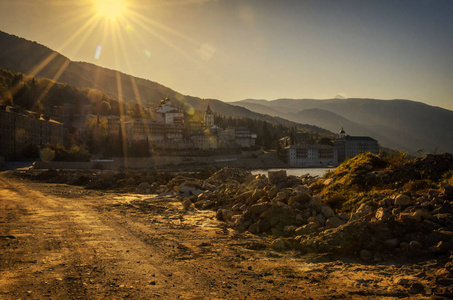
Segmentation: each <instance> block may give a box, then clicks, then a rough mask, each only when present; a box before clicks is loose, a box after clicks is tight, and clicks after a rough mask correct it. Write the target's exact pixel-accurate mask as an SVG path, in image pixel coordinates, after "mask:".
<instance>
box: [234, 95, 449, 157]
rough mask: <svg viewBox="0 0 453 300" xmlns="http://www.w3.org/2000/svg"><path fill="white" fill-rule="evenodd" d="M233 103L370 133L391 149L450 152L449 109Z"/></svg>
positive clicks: (336, 102) (379, 103) (411, 104)
mask: <svg viewBox="0 0 453 300" xmlns="http://www.w3.org/2000/svg"><path fill="white" fill-rule="evenodd" d="M233 104H235V105H238V106H242V107H245V108H248V109H250V110H252V111H255V112H259V113H263V114H268V115H271V116H278V117H281V118H285V119H288V120H291V121H294V122H300V123H308V124H313V125H316V126H319V127H322V128H326V129H328V130H330V131H333V132H339V131H340V129H341V128H342V127H344V129H345V131H346V134H350V135H364V136H371V137H373V138H375V139H377V140H378V141H379V143H380V144H381V145H382V146H384V147H388V148H391V149H400V150H406V151H408V152H409V153H410V154H413V153H415V152H416V151H417V150H420V149H423V150H424V152H426V153H428V152H450V153H453V111H451V110H447V109H443V108H439V107H434V106H430V105H426V104H424V103H420V102H415V101H410V100H377V99H357V98H351V99H327V100H315V99H277V100H272V101H267V100H256V99H246V100H242V101H238V102H234V103H233Z"/></svg>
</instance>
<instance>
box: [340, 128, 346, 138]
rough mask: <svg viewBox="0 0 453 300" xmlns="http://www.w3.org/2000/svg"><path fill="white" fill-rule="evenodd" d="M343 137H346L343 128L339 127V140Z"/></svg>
mask: <svg viewBox="0 0 453 300" xmlns="http://www.w3.org/2000/svg"><path fill="white" fill-rule="evenodd" d="M345 136H346V132H345V131H344V129H343V127H341V131H340V139H343V138H344V137H345Z"/></svg>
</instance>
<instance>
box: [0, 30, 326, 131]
mask: <svg viewBox="0 0 453 300" xmlns="http://www.w3.org/2000/svg"><path fill="white" fill-rule="evenodd" d="M0 68H4V69H8V70H11V71H13V72H21V73H26V74H31V75H33V76H36V77H43V78H50V79H53V80H55V81H58V82H63V83H67V84H69V85H70V86H72V87H78V88H92V89H98V90H101V91H102V92H104V93H105V94H107V95H108V96H109V97H111V98H113V99H119V98H120V97H119V94H118V86H121V91H122V94H121V98H122V100H123V101H124V102H127V103H140V104H142V105H143V106H156V105H157V104H158V103H159V101H160V100H161V99H163V98H165V97H167V96H168V97H170V98H171V99H172V100H174V101H175V102H176V103H177V105H179V106H180V107H183V106H184V107H185V108H187V110H189V111H190V110H192V108H193V109H194V110H198V111H204V110H205V109H206V107H207V105H208V103H210V106H211V108H212V110H213V111H214V112H219V113H220V114H221V115H223V116H227V117H246V118H251V119H256V120H265V121H268V122H272V123H276V124H282V125H285V126H298V127H299V128H301V127H302V128H304V129H305V130H306V131H308V132H312V133H319V134H323V135H331V134H332V133H331V132H329V131H327V130H325V129H322V128H318V127H316V126H309V125H300V124H297V123H295V122H292V121H288V120H286V119H283V118H276V117H272V116H270V115H265V114H260V113H257V112H253V111H250V110H248V109H246V108H244V107H240V106H235V105H231V104H228V103H225V102H222V101H219V100H215V99H200V98H197V97H192V96H184V95H181V94H179V93H178V92H176V91H174V90H172V89H170V88H168V87H165V86H163V85H161V84H159V83H156V82H153V81H150V80H146V79H142V78H137V77H134V76H131V75H127V74H124V73H121V72H119V71H115V70H110V69H106V68H102V67H99V66H96V65H94V64H90V63H85V62H73V61H71V60H69V59H68V58H67V57H65V56H63V55H61V54H59V53H58V52H55V51H53V50H52V49H49V48H47V47H45V46H43V45H40V44H38V43H36V42H32V41H28V40H26V39H23V38H20V37H17V36H14V35H10V34H7V33H5V32H2V31H0ZM57 75H58V76H57ZM117 82H119V83H120V84H117Z"/></svg>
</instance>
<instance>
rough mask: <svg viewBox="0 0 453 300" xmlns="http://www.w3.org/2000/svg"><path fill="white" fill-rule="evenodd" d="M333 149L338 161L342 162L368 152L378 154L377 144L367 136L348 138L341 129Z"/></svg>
mask: <svg viewBox="0 0 453 300" xmlns="http://www.w3.org/2000/svg"><path fill="white" fill-rule="evenodd" d="M334 143H335V149H337V151H338V161H339V162H343V161H344V160H345V159H347V158H352V157H354V156H356V155H358V154H360V153H364V152H370V153H374V154H378V153H379V143H378V141H376V140H375V139H373V138H371V137H369V136H350V135H346V133H345V131H344V129H343V128H341V131H340V133H339V138H338V139H336V140H335V141H334Z"/></svg>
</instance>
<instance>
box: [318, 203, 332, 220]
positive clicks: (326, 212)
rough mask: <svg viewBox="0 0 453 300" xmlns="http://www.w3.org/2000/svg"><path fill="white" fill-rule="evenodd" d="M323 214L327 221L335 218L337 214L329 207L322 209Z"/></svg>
mask: <svg viewBox="0 0 453 300" xmlns="http://www.w3.org/2000/svg"><path fill="white" fill-rule="evenodd" d="M321 213H322V214H323V215H324V217H326V219H328V218H332V217H333V216H335V212H334V211H333V210H332V209H331V208H330V207H328V206H324V207H323V208H322V209H321Z"/></svg>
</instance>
